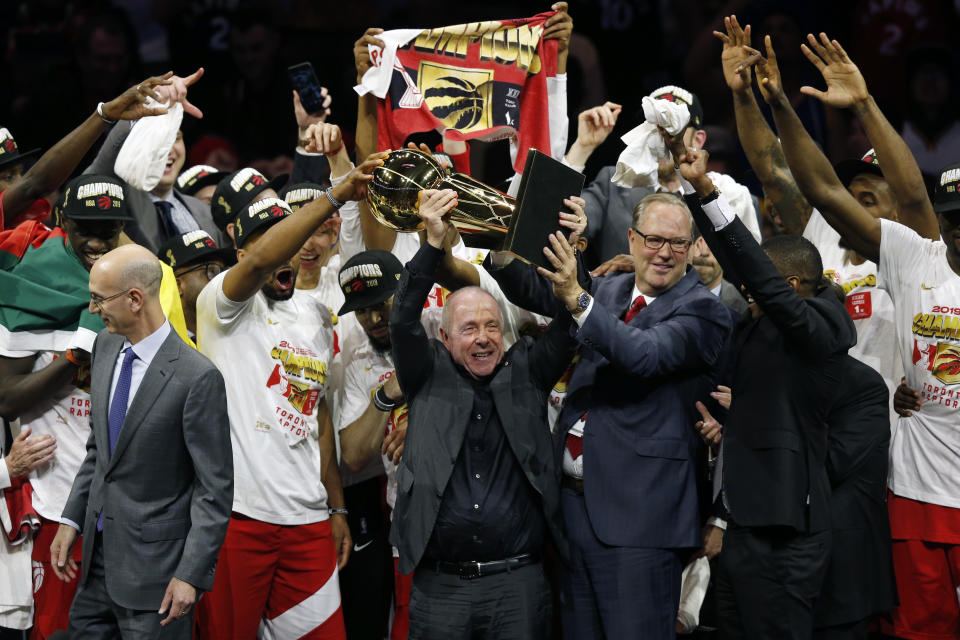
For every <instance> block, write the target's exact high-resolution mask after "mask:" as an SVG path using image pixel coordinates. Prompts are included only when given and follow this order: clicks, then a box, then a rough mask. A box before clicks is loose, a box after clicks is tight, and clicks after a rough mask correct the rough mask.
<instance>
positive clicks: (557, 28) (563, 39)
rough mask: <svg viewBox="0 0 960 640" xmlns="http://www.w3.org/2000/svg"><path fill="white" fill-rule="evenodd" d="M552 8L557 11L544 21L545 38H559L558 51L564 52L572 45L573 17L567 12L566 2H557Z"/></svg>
mask: <svg viewBox="0 0 960 640" xmlns="http://www.w3.org/2000/svg"><path fill="white" fill-rule="evenodd" d="M550 9H552V10H553V11H556V12H557V13H556V14H555V15H553V16H551V17H549V18H547V20H546V21H545V22H544V23H543V27H544V30H543V39H544V40H550V39H554V38H555V39H556V40H557V45H558V46H557V52H558V53H563V52H564V51H566V50H567V47H569V46H570V34H571V33H573V18H571V17H570V14H569V13H568V12H567V3H566V2H556V3H554V4H553V5H552V6H551V7H550Z"/></svg>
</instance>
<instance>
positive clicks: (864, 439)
mask: <svg viewBox="0 0 960 640" xmlns="http://www.w3.org/2000/svg"><path fill="white" fill-rule="evenodd" d="M888 395H889V392H888V391H887V386H886V384H885V383H884V381H883V377H882V376H881V375H880V374H879V373H877V372H876V371H875V370H874V369H873V368H872V367H870V366H868V365H866V364H864V363H862V362H860V361H859V360H857V359H856V358H854V357H852V356H846V358H844V361H843V378H842V381H841V384H840V391H839V393H838V398H837V403H836V404H835V405H834V407H833V409H831V411H830V415H829V416H828V417H827V423H828V424H829V435H828V442H827V475H829V477H830V485H831V487H832V489H833V496H832V498H831V501H830V511H831V516H832V518H833V522H832V531H833V541H832V549H831V552H830V564H829V568H828V569H827V575H826V578H825V579H824V582H823V590H822V591H821V593H820V597H819V598H817V603H816V606H815V608H814V624H815V626H817V627H822V626H828V625H839V624H845V623H848V622H855V621H857V620H861V619H863V618H866V617H867V616H870V615H873V614H874V613H881V612H884V611H889V610H890V609H892V608H893V607H894V605H896V603H897V585H896V581H895V580H894V575H893V556H892V551H891V548H890V520H889V518H888V517H887V503H886V493H887V487H886V484H887V466H888V455H889V453H888V450H889V447H890V410H889V408H888V405H887V400H888Z"/></svg>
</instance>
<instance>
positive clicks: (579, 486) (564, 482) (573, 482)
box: [560, 475, 583, 496]
mask: <svg viewBox="0 0 960 640" xmlns="http://www.w3.org/2000/svg"><path fill="white" fill-rule="evenodd" d="M560 486H561V487H563V488H565V489H570V490H571V491H573V492H574V493H575V494H577V495H578V496H582V495H583V480H582V479H581V478H573V477H570V476H568V475H564V476H563V478H562V479H561V480H560Z"/></svg>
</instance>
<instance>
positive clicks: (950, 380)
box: [931, 342, 960, 384]
mask: <svg viewBox="0 0 960 640" xmlns="http://www.w3.org/2000/svg"><path fill="white" fill-rule="evenodd" d="M931 373H933V377H934V378H936V379H937V380H939V381H940V382H943V383H944V384H957V383H958V382H960V347H958V346H957V345H953V344H950V343H948V342H938V343H937V351H936V354H934V356H933V371H932V372H931Z"/></svg>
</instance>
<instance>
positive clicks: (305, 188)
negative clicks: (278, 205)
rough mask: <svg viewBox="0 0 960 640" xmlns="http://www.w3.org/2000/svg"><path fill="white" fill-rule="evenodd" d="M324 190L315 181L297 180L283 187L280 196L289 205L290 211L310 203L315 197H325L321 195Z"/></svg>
mask: <svg viewBox="0 0 960 640" xmlns="http://www.w3.org/2000/svg"><path fill="white" fill-rule="evenodd" d="M325 191H326V189H324V188H323V185H322V184H317V183H316V182H298V183H297V184H292V185H289V186H287V187H284V189H283V193H281V194H280V197H281V198H283V199H284V200H285V201H286V202H287V204H288V205H290V210H291V211H296V210H297V209H299V208H300V207H302V206H303V205H305V204H310V203H311V202H313V201H314V200H316V199H317V198H324V197H326V196H324V195H323V193H324V192H325Z"/></svg>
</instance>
